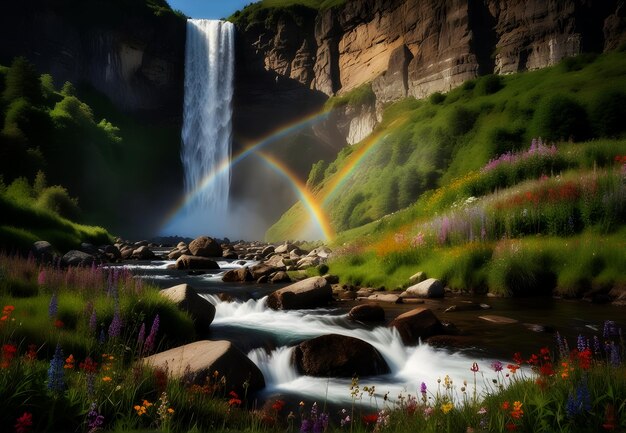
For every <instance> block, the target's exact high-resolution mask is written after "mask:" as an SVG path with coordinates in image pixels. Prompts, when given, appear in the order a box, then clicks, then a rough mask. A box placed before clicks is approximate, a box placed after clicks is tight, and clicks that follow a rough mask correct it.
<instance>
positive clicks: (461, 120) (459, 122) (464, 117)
mask: <svg viewBox="0 0 626 433" xmlns="http://www.w3.org/2000/svg"><path fill="white" fill-rule="evenodd" d="M477 118H478V113H476V112H474V111H472V110H470V109H469V108H467V107H465V106H462V105H461V106H457V107H454V109H453V110H452V111H451V112H450V115H449V117H448V129H449V131H450V133H451V134H452V135H464V134H467V133H468V132H469V131H471V130H472V128H473V127H474V124H475V123H476V119H477Z"/></svg>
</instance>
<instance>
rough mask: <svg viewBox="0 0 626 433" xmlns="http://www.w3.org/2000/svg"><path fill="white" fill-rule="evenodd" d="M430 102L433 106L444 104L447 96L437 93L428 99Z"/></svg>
mask: <svg viewBox="0 0 626 433" xmlns="http://www.w3.org/2000/svg"><path fill="white" fill-rule="evenodd" d="M428 100H429V101H430V103H431V104H433V105H439V104H443V102H444V101H445V100H446V95H444V94H443V93H441V92H435V93H433V94H432V95H430V96H429V97H428Z"/></svg>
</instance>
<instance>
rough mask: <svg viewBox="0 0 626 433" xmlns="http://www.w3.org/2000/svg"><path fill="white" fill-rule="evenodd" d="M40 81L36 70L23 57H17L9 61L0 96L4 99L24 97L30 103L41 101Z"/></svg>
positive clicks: (10, 99)
mask: <svg viewBox="0 0 626 433" xmlns="http://www.w3.org/2000/svg"><path fill="white" fill-rule="evenodd" d="M41 93H42V92H41V81H40V80H39V74H38V73H37V70H36V69H35V67H34V66H33V64H32V63H30V62H29V61H28V60H26V58H24V57H17V58H16V59H15V60H13V63H11V67H10V68H9V70H8V71H7V74H6V77H5V89H4V92H3V94H2V97H3V99H4V100H5V101H8V102H10V101H13V100H15V99H18V98H24V99H26V100H27V101H29V102H30V103H32V104H36V103H39V102H41V99H42V94H41Z"/></svg>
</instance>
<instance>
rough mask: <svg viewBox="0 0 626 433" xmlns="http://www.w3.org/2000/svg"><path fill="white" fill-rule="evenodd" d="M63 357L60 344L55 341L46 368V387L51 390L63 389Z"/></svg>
mask: <svg viewBox="0 0 626 433" xmlns="http://www.w3.org/2000/svg"><path fill="white" fill-rule="evenodd" d="M64 365H65V359H64V358H63V350H62V349H61V345H60V344H58V343H57V347H56V349H55V350H54V356H53V357H52V360H50V367H49V368H48V389H49V390H51V391H53V392H60V391H63V390H64V389H65V378H64V369H63V366H64Z"/></svg>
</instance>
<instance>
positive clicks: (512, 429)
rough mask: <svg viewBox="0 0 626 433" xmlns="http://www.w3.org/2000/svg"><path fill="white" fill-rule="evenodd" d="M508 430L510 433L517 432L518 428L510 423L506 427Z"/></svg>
mask: <svg viewBox="0 0 626 433" xmlns="http://www.w3.org/2000/svg"><path fill="white" fill-rule="evenodd" d="M506 429H507V430H508V431H515V430H517V426H516V425H515V424H513V423H512V422H510V423H508V424H507V425H506Z"/></svg>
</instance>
